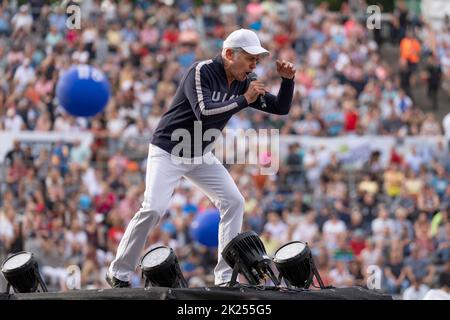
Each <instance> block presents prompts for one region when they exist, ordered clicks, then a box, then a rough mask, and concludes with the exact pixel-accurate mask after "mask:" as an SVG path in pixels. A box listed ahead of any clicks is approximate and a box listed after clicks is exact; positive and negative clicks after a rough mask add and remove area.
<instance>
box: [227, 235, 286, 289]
mask: <svg viewBox="0 0 450 320" xmlns="http://www.w3.org/2000/svg"><path fill="white" fill-rule="evenodd" d="M222 256H223V258H224V259H225V261H226V262H227V263H228V265H229V266H230V267H231V268H233V274H232V277H231V281H230V283H229V286H230V287H232V286H234V285H235V284H236V279H237V276H238V273H241V274H243V275H244V277H245V278H246V279H247V281H248V282H249V283H250V284H252V285H260V284H261V282H262V281H265V280H267V279H268V278H270V279H271V280H272V281H273V283H274V284H275V285H278V284H279V281H278V279H277V277H276V276H275V274H274V272H273V271H272V269H271V267H270V264H271V263H272V260H271V259H270V258H269V256H268V255H267V253H266V249H265V248H264V244H263V243H262V241H261V239H260V238H259V237H258V235H257V234H256V233H255V232H253V231H249V232H244V233H240V234H238V235H237V236H236V237H235V238H234V239H232V240H231V241H230V242H229V243H228V244H227V245H226V246H225V248H224V249H223V251H222Z"/></svg>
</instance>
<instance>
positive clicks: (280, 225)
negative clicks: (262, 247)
mask: <svg viewBox="0 0 450 320" xmlns="http://www.w3.org/2000/svg"><path fill="white" fill-rule="evenodd" d="M264 231H267V232H269V233H270V235H271V237H272V238H274V239H276V240H277V241H279V242H283V241H285V240H286V239H287V236H288V225H287V224H286V223H284V222H283V221H282V220H281V217H280V215H279V214H278V213H277V212H275V211H271V212H269V213H268V214H267V223H266V224H265V226H264Z"/></svg>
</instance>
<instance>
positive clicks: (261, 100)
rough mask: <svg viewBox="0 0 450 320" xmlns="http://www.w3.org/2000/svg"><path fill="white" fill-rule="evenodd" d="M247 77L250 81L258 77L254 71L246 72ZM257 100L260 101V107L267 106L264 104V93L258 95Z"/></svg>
mask: <svg viewBox="0 0 450 320" xmlns="http://www.w3.org/2000/svg"><path fill="white" fill-rule="evenodd" d="M247 77H248V79H249V80H250V81H255V80H257V79H258V76H257V75H256V73H254V72H250V73H249V74H248V76H247ZM259 102H260V103H261V107H262V108H263V109H264V108H267V104H266V98H264V95H262V94H261V95H259Z"/></svg>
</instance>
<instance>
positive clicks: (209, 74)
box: [151, 55, 294, 157]
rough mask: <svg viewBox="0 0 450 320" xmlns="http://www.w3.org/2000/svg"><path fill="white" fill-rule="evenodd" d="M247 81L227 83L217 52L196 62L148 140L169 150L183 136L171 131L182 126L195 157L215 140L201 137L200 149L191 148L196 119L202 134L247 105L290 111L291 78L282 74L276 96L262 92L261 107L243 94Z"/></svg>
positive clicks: (270, 110) (264, 109)
mask: <svg viewBox="0 0 450 320" xmlns="http://www.w3.org/2000/svg"><path fill="white" fill-rule="evenodd" d="M249 84H250V80H249V79H246V80H245V81H237V80H235V81H233V82H232V83H231V86H230V87H229V86H228V80H227V76H226V74H225V69H224V65H223V60H222V57H221V56H220V55H218V56H216V57H215V58H214V59H213V60H205V61H200V62H195V63H194V64H193V65H192V66H190V67H189V69H188V70H187V71H186V73H185V74H184V76H183V78H182V80H181V83H180V85H179V87H178V89H177V91H176V93H175V97H174V98H173V101H172V105H171V107H170V108H169V110H168V111H167V112H166V113H165V114H164V115H163V116H162V118H161V120H160V121H159V124H158V127H157V128H156V130H155V133H154V135H153V138H152V141H151V143H152V144H154V145H156V146H158V147H160V148H161V149H163V150H165V151H167V152H169V153H172V149H173V148H174V147H175V146H176V145H177V144H179V143H180V142H181V140H182V139H181V138H179V137H178V138H174V137H172V133H173V132H174V131H175V130H177V129H185V130H187V131H186V132H189V134H190V135H191V141H190V144H191V153H190V155H188V156H189V157H194V156H195V157H197V156H201V155H202V154H204V153H205V152H207V151H208V150H209V149H210V148H209V147H211V144H212V142H214V141H202V143H201V147H202V148H201V149H202V150H199V149H198V148H197V150H194V122H196V121H200V122H201V129H202V132H201V136H203V133H204V132H205V131H206V130H208V129H219V130H223V128H224V127H225V125H226V124H227V122H228V120H230V118H231V117H232V116H233V115H234V114H235V113H237V112H239V111H240V110H242V109H244V108H246V107H252V108H255V109H258V110H262V111H265V112H269V113H273V114H281V115H285V114H288V113H289V110H290V108H291V102H292V95H293V92H294V81H293V80H290V79H284V78H282V80H281V86H280V90H279V92H278V95H277V96H274V95H273V94H270V93H266V94H265V95H264V97H265V99H266V104H267V107H266V108H262V107H261V103H260V101H259V99H258V100H256V101H255V102H253V103H251V104H248V103H247V100H246V99H245V97H244V96H243V94H244V93H245V92H246V91H247V88H248V86H249ZM200 138H201V137H200ZM188 143H189V141H188ZM207 147H208V148H207ZM176 153H177V152H176ZM175 155H176V156H186V155H183V154H175Z"/></svg>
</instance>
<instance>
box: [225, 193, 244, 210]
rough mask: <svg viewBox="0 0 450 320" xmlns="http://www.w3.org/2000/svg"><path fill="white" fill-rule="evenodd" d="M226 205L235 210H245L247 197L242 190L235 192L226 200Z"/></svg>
mask: <svg viewBox="0 0 450 320" xmlns="http://www.w3.org/2000/svg"><path fill="white" fill-rule="evenodd" d="M224 202H225V206H226V207H228V208H231V209H233V211H238V212H242V213H243V212H244V205H245V199H244V197H243V196H242V194H241V193H240V192H236V193H233V194H232V195H231V196H230V197H229V198H228V199H226V200H225V201H224Z"/></svg>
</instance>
